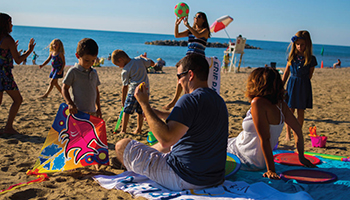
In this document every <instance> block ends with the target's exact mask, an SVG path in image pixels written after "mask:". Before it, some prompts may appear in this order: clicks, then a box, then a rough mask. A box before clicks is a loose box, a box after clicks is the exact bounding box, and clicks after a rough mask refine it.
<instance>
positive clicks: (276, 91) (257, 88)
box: [245, 67, 284, 104]
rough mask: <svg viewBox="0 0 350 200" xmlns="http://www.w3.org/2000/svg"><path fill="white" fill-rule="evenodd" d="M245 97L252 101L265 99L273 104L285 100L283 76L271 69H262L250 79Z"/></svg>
mask: <svg viewBox="0 0 350 200" xmlns="http://www.w3.org/2000/svg"><path fill="white" fill-rule="evenodd" d="M245 96H246V97H248V98H249V100H250V101H251V100H252V99H253V98H254V97H264V98H266V99H268V100H269V101H270V102H271V103H272V104H277V103H278V102H279V101H281V100H283V99H284V88H283V83H282V79H281V75H280V74H279V73H278V71H277V70H276V69H274V68H271V67H260V68H257V69H255V70H253V71H252V73H250V75H249V77H248V83H247V91H246V93H245Z"/></svg>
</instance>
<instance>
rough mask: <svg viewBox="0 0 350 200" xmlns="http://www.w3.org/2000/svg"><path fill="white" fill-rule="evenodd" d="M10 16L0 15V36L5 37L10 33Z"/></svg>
mask: <svg viewBox="0 0 350 200" xmlns="http://www.w3.org/2000/svg"><path fill="white" fill-rule="evenodd" d="M10 21H11V17H10V15H8V14H6V13H0V36H1V35H2V36H5V35H8V34H9V33H10Z"/></svg>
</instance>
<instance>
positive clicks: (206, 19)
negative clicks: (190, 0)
mask: <svg viewBox="0 0 350 200" xmlns="http://www.w3.org/2000/svg"><path fill="white" fill-rule="evenodd" d="M197 14H199V15H200V16H201V17H203V19H204V22H203V24H202V27H203V28H207V29H208V31H209V35H208V38H210V27H209V22H208V18H207V15H206V14H205V13H204V12H197Z"/></svg>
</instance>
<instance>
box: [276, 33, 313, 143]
mask: <svg viewBox="0 0 350 200" xmlns="http://www.w3.org/2000/svg"><path fill="white" fill-rule="evenodd" d="M289 47H291V50H290V52H289V56H288V62H287V66H286V70H285V72H284V74H283V79H282V81H283V84H285V83H286V81H287V79H288V77H289V74H290V73H291V76H290V78H289V80H288V84H287V92H288V99H287V103H288V107H289V108H290V110H291V111H292V113H294V111H295V109H296V110H297V114H298V117H297V119H298V122H299V123H300V125H301V126H303V123H304V112H305V109H306V108H312V88H311V81H310V80H311V78H312V75H313V73H314V70H315V66H316V65H317V61H316V57H315V56H314V55H312V41H311V37H310V33H309V32H308V31H298V32H297V33H296V34H295V35H294V36H293V37H292V42H291V43H290V45H289ZM289 47H288V48H289ZM286 129H287V134H286V140H290V138H291V134H290V127H289V126H288V125H287V126H286Z"/></svg>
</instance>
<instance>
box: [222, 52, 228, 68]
mask: <svg viewBox="0 0 350 200" xmlns="http://www.w3.org/2000/svg"><path fill="white" fill-rule="evenodd" d="M228 64H230V54H229V53H226V54H225V55H224V66H223V67H222V72H224V73H226V72H227V69H228Z"/></svg>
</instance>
